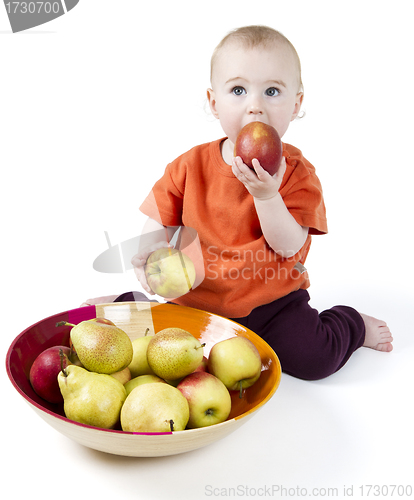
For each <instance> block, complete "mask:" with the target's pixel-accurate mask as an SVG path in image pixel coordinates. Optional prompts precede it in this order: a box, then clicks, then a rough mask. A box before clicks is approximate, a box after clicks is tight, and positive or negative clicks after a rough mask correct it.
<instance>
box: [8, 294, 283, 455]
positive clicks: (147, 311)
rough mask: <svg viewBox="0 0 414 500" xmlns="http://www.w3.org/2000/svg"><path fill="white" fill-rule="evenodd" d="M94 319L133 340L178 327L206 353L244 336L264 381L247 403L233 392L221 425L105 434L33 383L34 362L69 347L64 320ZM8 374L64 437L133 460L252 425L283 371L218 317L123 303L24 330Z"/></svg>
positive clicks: (249, 392)
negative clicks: (257, 357)
mask: <svg viewBox="0 0 414 500" xmlns="http://www.w3.org/2000/svg"><path fill="white" fill-rule="evenodd" d="M95 317H105V318H108V319H110V320H112V321H113V322H114V323H115V324H116V325H117V326H118V327H120V328H122V329H123V330H124V331H125V332H126V333H127V334H128V335H129V337H130V338H131V340H134V339H135V338H137V337H141V336H143V335H144V334H145V330H146V329H147V328H149V329H150V333H156V332H158V331H160V330H162V329H164V328H167V327H179V328H183V329H185V330H187V331H189V332H190V333H191V334H192V335H194V337H196V338H198V339H200V341H201V342H205V343H206V346H205V348H204V353H205V355H206V356H208V353H209V352H210V349H211V347H212V346H213V345H214V344H215V343H217V342H219V341H221V340H224V339H227V338H230V337H234V336H237V335H239V336H242V337H247V338H248V339H250V340H251V341H252V342H253V343H254V344H255V346H256V347H257V349H258V350H259V353H260V356H261V358H262V373H261V375H260V378H259V380H258V381H257V382H256V383H255V384H254V385H253V386H252V387H250V388H248V389H246V390H244V393H243V397H242V399H240V398H239V394H238V392H237V391H231V397H232V411H231V413H230V416H229V418H228V419H227V420H226V421H225V422H222V423H220V424H216V425H212V426H209V427H203V428H200V429H188V430H183V431H176V432H167V433H144V434H136V433H130V432H124V431H122V430H106V429H99V428H97V427H91V426H88V425H83V424H79V423H77V422H73V421H72V420H69V419H67V418H66V417H65V416H64V412H63V404H62V405H55V404H51V403H48V402H47V401H45V400H43V399H42V398H40V397H39V396H38V395H37V394H36V393H35V392H34V391H33V389H32V387H31V385H30V382H29V371H30V367H31V365H32V363H33V361H34V360H35V358H36V357H37V356H38V355H39V354H40V353H41V352H42V351H43V350H44V349H47V348H48V347H51V346H53V345H69V333H70V327H67V326H60V327H56V323H57V322H59V321H67V322H69V323H74V324H77V323H79V322H80V321H84V320H87V319H91V318H95ZM6 369H7V374H8V376H9V378H10V380H11V382H12V384H13V386H14V387H15V388H16V390H17V391H18V392H19V393H20V394H21V396H23V398H24V399H25V400H26V401H27V402H28V403H29V405H30V406H31V407H32V408H33V410H34V411H35V412H36V413H37V414H38V415H39V416H40V417H41V418H43V419H44V420H45V421H46V422H47V423H48V424H50V425H51V426H52V427H54V428H55V429H56V430H57V431H59V432H61V433H62V434H64V435H65V436H67V437H69V438H71V439H73V440H74V441H77V442H78V443H80V444H82V445H84V446H88V447H90V448H93V449H95V450H100V451H104V452H107V453H112V454H115V455H124V456H131V457H156V456H167V455H174V454H178V453H183V452H186V451H191V450H195V449H197V448H201V447H202V446H206V445H208V444H210V443H213V442H214V441H217V440H219V439H221V438H223V437H225V436H227V435H228V434H230V433H231V432H233V431H235V430H236V429H238V428H239V427H240V426H241V425H242V424H243V423H245V422H247V420H249V419H250V418H251V417H252V416H253V415H254V414H255V412H256V411H257V410H258V409H259V408H260V407H262V406H263V405H264V404H265V403H266V402H267V401H269V399H270V398H271V397H272V396H273V394H274V393H275V391H276V389H277V387H278V385H279V382H280V377H281V367H280V363H279V360H278V358H277V356H276V354H275V352H274V351H273V350H272V349H271V347H270V346H269V345H268V344H267V343H266V342H265V341H264V340H263V339H262V338H260V337H259V336H258V335H256V334H255V333H253V332H252V331H251V330H249V329H247V328H245V327H243V326H241V325H239V324H238V323H235V322H234V321H231V320H228V319H226V318H223V317H221V316H217V315H215V314H210V313H207V312H204V311H200V310H198V309H192V308H188V307H182V306H178V305H173V304H157V303H155V302H123V303H111V304H101V305H97V306H88V307H81V308H78V309H72V310H70V311H66V312H63V313H60V314H56V315H54V316H51V317H49V318H46V319H44V320H42V321H39V322H38V323H35V324H34V325H32V326H30V327H29V328H27V329H26V330H24V331H23V332H22V333H21V334H20V335H19V336H18V337H16V339H15V340H14V341H13V343H12V344H11V346H10V348H9V350H8V353H7V358H6Z"/></svg>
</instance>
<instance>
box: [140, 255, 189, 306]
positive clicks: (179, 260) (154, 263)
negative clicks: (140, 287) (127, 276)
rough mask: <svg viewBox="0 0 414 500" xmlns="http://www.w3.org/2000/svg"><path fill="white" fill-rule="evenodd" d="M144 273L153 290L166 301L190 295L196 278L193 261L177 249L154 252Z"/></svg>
mask: <svg viewBox="0 0 414 500" xmlns="http://www.w3.org/2000/svg"><path fill="white" fill-rule="evenodd" d="M144 271H145V277H146V279H147V283H148V285H149V286H150V288H151V290H152V291H153V292H154V293H156V294H157V295H160V296H161V297H164V298H166V299H174V298H177V297H181V296H182V295H185V294H186V293H188V292H189V291H190V290H191V288H192V286H193V285H194V282H195V278H196V272H195V267H194V264H193V261H192V260H191V259H190V257H188V256H187V255H185V254H184V253H183V252H181V251H180V250H176V249H175V248H159V249H158V250H155V251H154V252H152V253H151V254H150V255H149V257H148V259H147V262H146V264H145V268H144Z"/></svg>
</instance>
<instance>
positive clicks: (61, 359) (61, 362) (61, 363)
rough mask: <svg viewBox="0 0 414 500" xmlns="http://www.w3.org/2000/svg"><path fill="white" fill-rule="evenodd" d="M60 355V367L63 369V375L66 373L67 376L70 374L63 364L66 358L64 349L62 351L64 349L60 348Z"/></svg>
mask: <svg viewBox="0 0 414 500" xmlns="http://www.w3.org/2000/svg"><path fill="white" fill-rule="evenodd" d="M59 356H60V369H61V371H62V373H63V375H64V376H65V377H67V376H68V374H67V373H66V371H65V367H64V366H63V364H64V363H63V361H64V359H65V358H64V355H63V351H62V349H59Z"/></svg>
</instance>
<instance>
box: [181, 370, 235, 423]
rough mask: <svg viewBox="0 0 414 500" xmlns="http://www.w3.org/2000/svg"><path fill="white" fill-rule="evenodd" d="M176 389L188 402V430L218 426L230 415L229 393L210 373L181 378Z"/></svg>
mask: <svg viewBox="0 0 414 500" xmlns="http://www.w3.org/2000/svg"><path fill="white" fill-rule="evenodd" d="M177 389H178V390H179V391H181V393H182V394H183V395H184V396H185V398H186V399H187V401H188V406H189V409H190V418H189V420H188V424H187V427H188V428H189V429H195V428H198V427H207V426H209V425H213V424H219V423H220V422H224V421H225V420H226V419H227V417H228V416H229V415H230V410H231V397H230V393H229V391H228V390H227V388H226V386H225V385H224V384H223V382H221V380H219V379H218V378H217V377H215V376H214V375H211V374H210V373H207V372H193V373H191V374H190V375H187V376H186V377H184V378H183V380H182V381H181V382H180V383H179V384H178V385H177Z"/></svg>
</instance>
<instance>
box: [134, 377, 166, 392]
mask: <svg viewBox="0 0 414 500" xmlns="http://www.w3.org/2000/svg"><path fill="white" fill-rule="evenodd" d="M154 382H163V383H164V384H165V380H163V379H162V378H160V377H157V376H156V375H139V376H138V377H135V378H133V379H131V380H129V381H128V382H127V383H126V384H125V390H126V392H127V395H128V394H129V393H130V392H132V389H135V387H138V386H139V385H142V384H150V383H154Z"/></svg>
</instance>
